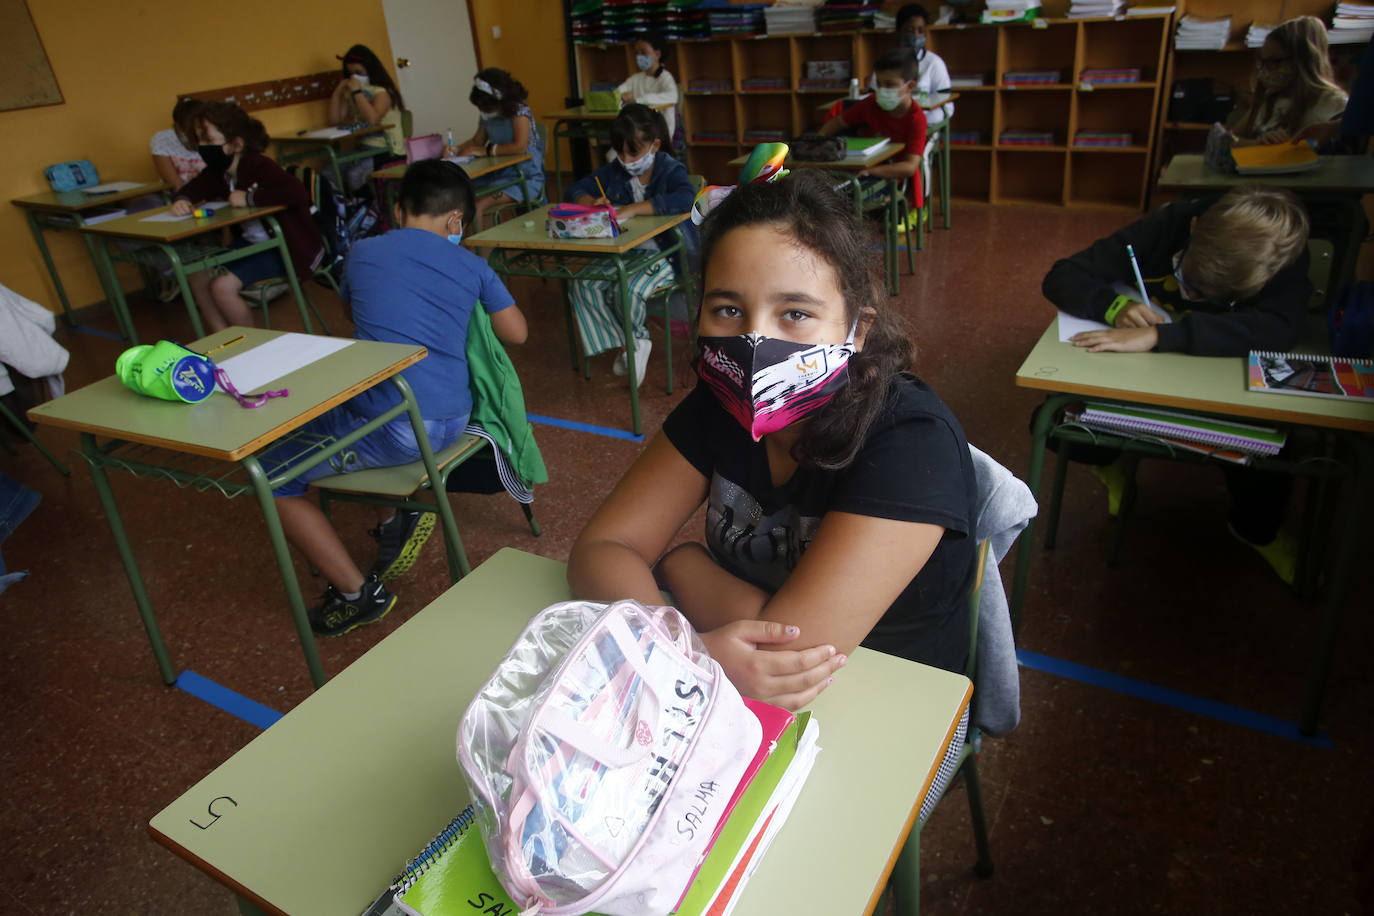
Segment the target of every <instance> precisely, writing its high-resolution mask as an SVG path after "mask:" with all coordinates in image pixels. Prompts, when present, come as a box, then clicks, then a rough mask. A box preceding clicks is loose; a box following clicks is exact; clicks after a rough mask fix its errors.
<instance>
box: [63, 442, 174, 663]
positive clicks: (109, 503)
mask: <svg viewBox="0 0 1374 916" xmlns="http://www.w3.org/2000/svg"><path fill="white" fill-rule="evenodd" d="M81 452H82V454H84V455H85V457H86V461H87V463H88V464H90V466H91V479H92V480H94V481H95V492H96V495H97V496H99V497H100V508H101V509H103V510H104V511H105V521H106V523H107V524H108V525H109V526H110V534H111V535H112V536H113V537H114V542H115V550H117V551H118V552H119V560H120V562H121V563H123V564H124V577H125V578H126V579H128V580H129V591H131V592H133V593H134V604H135V605H136V606H137V607H138V616H139V617H140V618H142V619H143V629H144V630H145V631H146V632H147V633H148V642H149V644H151V645H152V647H153V658H154V659H156V660H157V670H158V673H160V674H161V675H162V682H163V683H164V684H168V685H170V684H173V683H175V682H176V679H177V677H176V673H175V672H173V671H172V660H171V659H170V658H169V657H168V656H167V647H166V646H165V645H164V644H163V642H162V631H161V630H159V629H158V626H157V616H156V615H155V614H154V613H153V607H152V605H151V604H149V603H148V592H147V590H145V589H144V587H143V577H142V576H141V575H139V572H138V563H137V562H136V561H135V560H134V551H133V548H131V547H130V546H129V536H128V535H127V534H126V533H125V531H124V519H123V518H121V517H120V515H119V506H118V505H117V504H116V503H115V498H114V493H113V492H112V491H111V490H110V478H109V477H108V476H107V475H106V473H105V465H104V464H103V463H102V462H103V460H104V456H103V455H102V454H101V452H100V449H99V447H98V446H97V445H96V444H95V437H94V436H92V435H91V434H90V433H82V434H81Z"/></svg>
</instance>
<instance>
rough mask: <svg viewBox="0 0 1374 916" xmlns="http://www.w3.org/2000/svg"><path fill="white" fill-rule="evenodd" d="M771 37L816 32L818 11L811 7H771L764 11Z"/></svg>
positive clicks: (764, 20)
mask: <svg viewBox="0 0 1374 916" xmlns="http://www.w3.org/2000/svg"><path fill="white" fill-rule="evenodd" d="M763 23H764V26H765V27H766V28H767V29H768V34H769V35H802V34H806V33H810V32H814V31H816V10H815V8H814V7H810V6H770V7H768V9H766V10H764V11H763Z"/></svg>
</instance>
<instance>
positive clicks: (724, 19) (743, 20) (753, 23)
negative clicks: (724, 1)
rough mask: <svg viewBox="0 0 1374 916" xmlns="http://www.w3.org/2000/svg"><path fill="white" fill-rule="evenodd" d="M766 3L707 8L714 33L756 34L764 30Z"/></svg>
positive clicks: (712, 32) (707, 15) (707, 14)
mask: <svg viewBox="0 0 1374 916" xmlns="http://www.w3.org/2000/svg"><path fill="white" fill-rule="evenodd" d="M764 6H765V4H762V3H759V4H751V5H749V6H723V7H713V8H712V9H709V10H707V12H706V18H707V20H708V21H709V22H710V23H711V34H712V35H755V34H759V33H761V32H763V9H764Z"/></svg>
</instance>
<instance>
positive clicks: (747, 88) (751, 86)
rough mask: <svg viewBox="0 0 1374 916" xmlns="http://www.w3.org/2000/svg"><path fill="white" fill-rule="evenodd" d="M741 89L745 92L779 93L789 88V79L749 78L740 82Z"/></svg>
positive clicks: (780, 77) (775, 77)
mask: <svg viewBox="0 0 1374 916" xmlns="http://www.w3.org/2000/svg"><path fill="white" fill-rule="evenodd" d="M739 88H740V90H741V91H743V92H777V91H778V90H782V89H786V88H787V77H785V76H749V77H745V78H744V79H742V80H740V83H739Z"/></svg>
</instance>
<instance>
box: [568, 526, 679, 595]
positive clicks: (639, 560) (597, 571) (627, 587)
mask: <svg viewBox="0 0 1374 916" xmlns="http://www.w3.org/2000/svg"><path fill="white" fill-rule="evenodd" d="M568 585H569V586H571V587H572V590H573V594H574V595H576V596H577V597H579V598H585V599H588V600H590V601H619V600H621V599H623V598H633V599H634V600H636V601H638V602H639V603H640V604H645V605H657V604H662V603H663V597H662V596H661V595H660V594H659V591H658V583H656V582H655V581H654V573H653V570H652V569H650V568H649V564H648V563H646V562H645V561H644V558H643V557H641V556H640V555H639V554H638V553H636V552H635V551H634V550H633V549H631V548H629V547H627V546H625V545H624V544H618V543H616V542H614V541H592V542H584V541H580V540H579V541H578V542H577V543H576V544H574V545H573V550H572V555H571V556H570V557H569V558H568Z"/></svg>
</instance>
